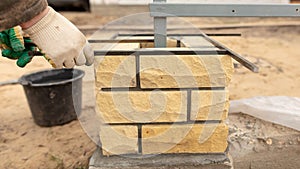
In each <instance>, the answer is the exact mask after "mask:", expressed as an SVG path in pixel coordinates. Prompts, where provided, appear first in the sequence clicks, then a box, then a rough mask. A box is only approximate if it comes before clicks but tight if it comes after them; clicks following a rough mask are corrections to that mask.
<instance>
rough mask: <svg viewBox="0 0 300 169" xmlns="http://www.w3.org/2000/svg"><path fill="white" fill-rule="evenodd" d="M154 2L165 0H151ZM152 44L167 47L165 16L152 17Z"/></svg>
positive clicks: (163, 1)
mask: <svg viewBox="0 0 300 169" xmlns="http://www.w3.org/2000/svg"><path fill="white" fill-rule="evenodd" d="M153 2H154V3H159V4H161V3H165V2H167V0H153ZM154 30H155V31H154V46H155V47H156V48H161V47H167V17H166V16H158V17H154Z"/></svg>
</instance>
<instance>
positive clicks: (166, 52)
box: [94, 48, 229, 56]
mask: <svg viewBox="0 0 300 169" xmlns="http://www.w3.org/2000/svg"><path fill="white" fill-rule="evenodd" d="M136 53H138V54H139V55H226V54H229V53H228V51H227V50H224V49H213V50H206V49H183V50H182V48H181V49H180V48H179V49H178V50H177V49H168V48H152V49H149V48H147V49H136V50H108V51H107V50H96V51H94V54H95V56H105V55H111V56H113V55H133V54H136Z"/></svg>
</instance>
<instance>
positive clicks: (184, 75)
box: [140, 55, 233, 88]
mask: <svg viewBox="0 0 300 169" xmlns="http://www.w3.org/2000/svg"><path fill="white" fill-rule="evenodd" d="M140 60H141V65H140V67H141V86H142V88H197V87H224V86H228V84H229V82H230V80H231V77H232V74H233V63H232V59H231V57H230V56H226V55H214V56H191V55H189V56H142V57H141V59H140Z"/></svg>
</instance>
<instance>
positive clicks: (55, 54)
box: [23, 7, 94, 68]
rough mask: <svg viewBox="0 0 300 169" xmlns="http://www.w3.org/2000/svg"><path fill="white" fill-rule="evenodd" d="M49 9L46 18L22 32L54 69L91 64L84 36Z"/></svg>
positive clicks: (89, 50) (92, 58)
mask: <svg viewBox="0 0 300 169" xmlns="http://www.w3.org/2000/svg"><path fill="white" fill-rule="evenodd" d="M49 8H50V10H49V12H48V13H47V15H46V16H44V17H43V18H42V19H41V20H39V21H38V22H37V23H35V24H34V25H33V26H31V27H29V28H28V29H25V30H23V31H24V32H25V33H27V34H28V35H29V36H30V38H31V39H32V41H33V42H34V43H35V44H36V45H37V46H38V47H39V48H40V49H41V50H42V52H43V53H45V54H46V56H47V57H48V58H49V59H50V60H51V61H50V63H51V62H52V63H51V64H52V66H53V67H55V68H62V67H63V66H64V67H67V68H72V67H74V66H75V65H77V66H81V65H84V64H86V65H91V64H93V62H94V52H93V50H92V48H91V46H90V44H89V43H88V42H87V40H86V38H85V36H84V35H83V34H82V33H81V32H80V31H79V30H78V28H76V26H75V25H73V24H72V23H71V22H70V21H69V20H67V19H66V18H65V17H64V16H62V15H61V14H59V13H57V12H56V11H55V10H54V9H52V8H51V7H49ZM53 64H54V65H53Z"/></svg>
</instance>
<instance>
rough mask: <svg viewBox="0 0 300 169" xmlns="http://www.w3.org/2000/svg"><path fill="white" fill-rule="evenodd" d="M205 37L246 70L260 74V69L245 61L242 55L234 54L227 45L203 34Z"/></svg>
mask: <svg viewBox="0 0 300 169" xmlns="http://www.w3.org/2000/svg"><path fill="white" fill-rule="evenodd" d="M203 37H204V38H205V39H206V40H207V41H209V42H210V43H212V44H213V45H215V46H216V47H217V48H220V49H225V50H226V51H227V52H228V53H229V55H230V56H231V57H232V58H233V59H234V60H236V61H237V62H239V63H240V64H242V65H243V66H245V67H246V68H248V69H249V70H251V71H252V72H255V73H258V71H259V68H258V67H257V66H256V65H255V64H253V63H251V62H250V61H248V60H247V59H245V58H244V57H243V56H241V55H240V54H238V53H236V52H234V51H233V50H231V49H229V48H228V47H226V46H225V45H223V44H222V43H220V42H218V41H216V40H214V39H212V38H210V37H208V36H207V35H206V34H204V33H203Z"/></svg>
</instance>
